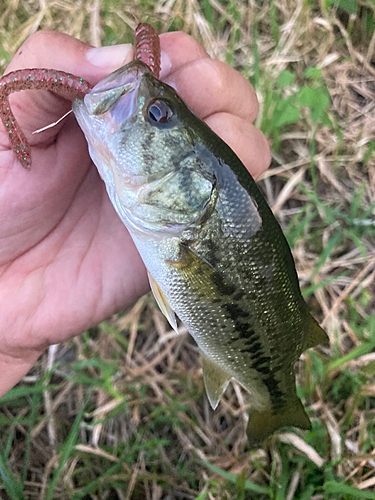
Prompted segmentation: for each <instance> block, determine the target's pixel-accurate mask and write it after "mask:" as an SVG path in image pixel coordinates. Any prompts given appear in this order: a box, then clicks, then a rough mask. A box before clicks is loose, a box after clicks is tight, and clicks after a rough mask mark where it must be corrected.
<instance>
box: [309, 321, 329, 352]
mask: <svg viewBox="0 0 375 500" xmlns="http://www.w3.org/2000/svg"><path fill="white" fill-rule="evenodd" d="M318 344H322V345H325V346H326V347H329V338H328V335H327V334H326V332H325V331H324V330H323V328H321V327H320V326H319V324H318V322H317V321H316V320H315V319H314V318H313V317H312V316H311V315H309V336H308V339H307V346H306V349H310V347H315V346H316V345H318Z"/></svg>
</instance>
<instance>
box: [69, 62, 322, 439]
mask: <svg viewBox="0 0 375 500" xmlns="http://www.w3.org/2000/svg"><path fill="white" fill-rule="evenodd" d="M73 110H74V112H75V115H76V117H77V120H78V122H79V124H80V126H81V128H82V130H83V131H84V133H85V135H86V138H87V141H88V144H89V149H90V154H91V156H92V158H93V161H94V163H95V164H96V166H97V168H98V170H99V172H100V175H101V176H102V178H103V180H104V181H105V183H106V187H107V191H108V194H109V196H110V198H111V201H112V203H113V206H114V207H115V209H116V210H117V212H118V214H119V216H120V217H121V219H122V220H123V222H124V223H125V225H126V226H127V228H128V229H129V231H130V234H131V236H132V238H133V241H134V243H135V244H136V246H137V248H138V251H139V253H140V255H141V257H142V259H143V261H144V263H145V265H146V268H147V270H148V272H149V276H150V283H151V288H152V290H153V292H154V294H155V297H156V299H157V301H158V303H159V305H160V307H161V309H162V311H163V312H164V313H165V314H166V316H167V317H168V319H169V321H170V323H171V325H172V326H173V327H174V328H177V326H176V321H175V316H174V315H175V313H176V314H177V316H178V317H179V318H180V319H181V321H182V322H183V323H184V324H185V325H186V327H187V329H188V331H189V332H190V333H191V335H192V336H193V337H194V339H195V340H196V342H197V344H198V346H199V348H200V351H201V353H202V355H201V362H202V367H203V377H204V382H205V386H206V390H207V395H208V397H209V400H210V403H211V405H212V406H213V407H214V408H215V407H216V406H217V404H218V403H219V401H220V398H221V396H222V394H223V392H224V390H225V388H226V387H227V385H228V381H229V380H230V378H231V377H235V378H236V379H237V380H238V381H239V382H240V383H241V384H242V385H243V386H244V387H245V388H246V389H248V391H249V392H250V396H249V402H250V405H251V408H252V410H251V413H250V419H249V427H248V435H249V438H250V440H251V441H252V442H254V443H255V442H259V441H261V440H263V439H264V438H266V437H267V436H268V435H269V434H271V433H272V432H273V431H274V430H276V429H278V428H280V427H282V426H284V425H297V426H300V427H302V428H308V427H309V425H310V423H309V419H308V417H307V415H306V413H305V412H304V409H303V407H302V404H301V402H300V401H299V399H298V398H297V395H296V389H295V374H294V364H295V362H296V361H297V360H298V358H299V356H300V354H301V353H302V352H303V351H304V350H305V349H307V348H309V347H312V346H314V345H316V344H318V343H324V344H327V336H326V334H325V333H324V332H323V330H321V329H320V327H319V326H318V324H317V323H316V321H315V320H314V319H313V318H312V316H311V315H310V314H309V312H308V310H307V306H306V303H305V302H304V300H303V298H302V296H301V293H300V289H299V284H298V278H297V274H296V270H295V267H294V262H293V258H292V255H291V252H290V249H289V246H288V244H287V242H286V240H285V237H284V235H283V233H282V231H281V229H280V226H279V224H278V223H277V221H276V219H275V217H274V216H273V214H272V211H271V210H270V208H269V207H268V205H267V203H266V201H265V200H264V198H263V196H262V194H261V192H260V191H259V189H258V187H257V186H256V184H255V182H254V180H253V179H252V177H251V176H250V174H249V173H248V172H247V170H246V168H245V167H244V166H243V164H242V163H241V161H240V160H239V159H238V157H237V156H236V155H235V153H234V152H233V151H232V150H231V149H230V148H229V146H227V145H226V144H225V143H224V142H223V141H222V140H221V139H220V138H219V137H218V136H217V135H216V134H214V132H213V131H212V130H211V129H210V128H209V127H208V126H207V125H205V124H204V123H203V122H202V121H201V120H199V119H198V118H197V117H196V116H195V115H194V114H193V113H192V112H191V111H190V110H189V109H188V108H187V106H186V105H185V104H184V102H183V101H182V100H181V99H180V98H179V96H178V95H177V94H176V92H175V91H174V90H173V89H172V88H171V87H169V86H168V85H166V84H163V83H162V82H160V81H159V80H157V79H155V78H154V77H153V76H152V75H151V74H150V71H149V69H148V68H147V66H146V65H145V64H143V63H141V62H139V61H135V62H132V63H130V64H129V65H127V66H125V67H124V68H121V69H120V70H118V71H116V72H115V73H113V74H112V75H109V77H107V78H106V79H104V80H103V81H102V82H100V83H99V84H98V85H97V86H96V87H94V89H93V90H92V91H91V93H90V94H88V95H87V96H86V97H85V98H84V101H80V100H77V101H75V102H74V105H73Z"/></svg>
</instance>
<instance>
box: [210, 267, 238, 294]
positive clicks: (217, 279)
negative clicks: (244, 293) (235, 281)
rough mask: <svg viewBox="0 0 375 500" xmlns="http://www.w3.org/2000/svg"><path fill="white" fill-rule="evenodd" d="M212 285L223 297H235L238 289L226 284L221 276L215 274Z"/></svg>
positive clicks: (212, 275) (212, 276) (212, 277)
mask: <svg viewBox="0 0 375 500" xmlns="http://www.w3.org/2000/svg"><path fill="white" fill-rule="evenodd" d="M211 281H212V284H213V285H215V286H216V288H217V290H218V291H219V292H220V293H221V294H223V295H229V296H230V295H233V294H234V293H235V291H236V287H235V286H234V285H231V284H230V283H226V282H225V281H224V279H223V277H222V276H221V274H219V273H217V272H215V273H212V274H211Z"/></svg>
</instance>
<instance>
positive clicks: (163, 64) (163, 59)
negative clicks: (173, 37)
mask: <svg viewBox="0 0 375 500" xmlns="http://www.w3.org/2000/svg"><path fill="white" fill-rule="evenodd" d="M171 68H172V63H171V60H170V59H169V55H168V54H167V53H166V52H164V51H163V50H162V51H161V54H160V79H162V78H165V77H166V75H168V74H169V73H170V72H171Z"/></svg>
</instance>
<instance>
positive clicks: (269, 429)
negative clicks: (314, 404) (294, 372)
mask: <svg viewBox="0 0 375 500" xmlns="http://www.w3.org/2000/svg"><path fill="white" fill-rule="evenodd" d="M285 426H293V427H300V428H301V429H310V428H311V422H310V419H309V417H308V416H307V415H306V412H305V410H304V408H303V406H302V403H301V401H300V400H299V399H298V398H297V396H295V398H293V401H292V403H291V404H290V405H289V406H288V407H287V408H286V409H285V410H284V411H281V412H280V413H273V412H272V410H271V409H270V410H265V411H254V412H252V413H251V414H250V420H249V425H248V427H247V436H248V438H249V442H250V444H252V445H254V446H255V445H258V444H260V443H262V442H263V441H264V440H265V439H266V438H267V437H268V436H270V435H271V434H272V433H273V432H275V431H276V430H277V429H280V428H281V427H285Z"/></svg>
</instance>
